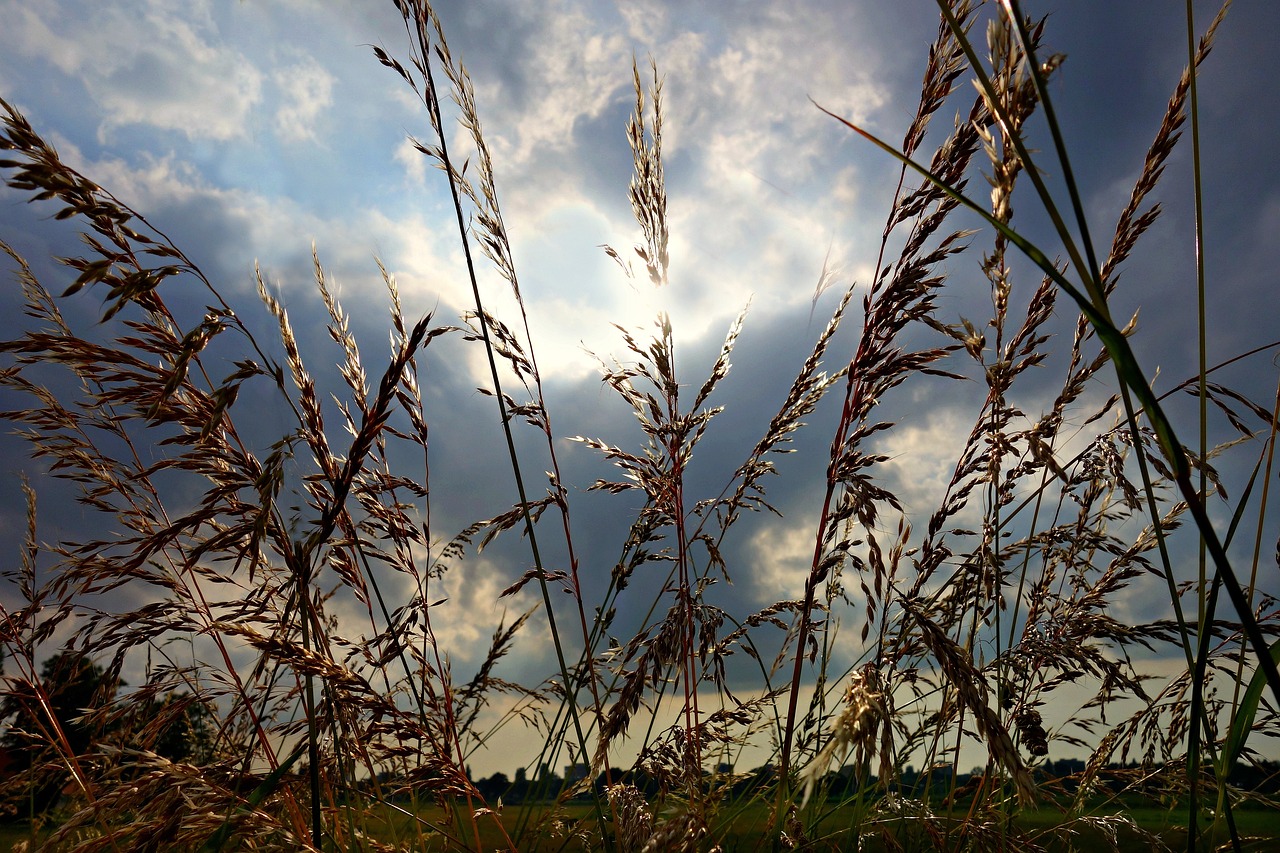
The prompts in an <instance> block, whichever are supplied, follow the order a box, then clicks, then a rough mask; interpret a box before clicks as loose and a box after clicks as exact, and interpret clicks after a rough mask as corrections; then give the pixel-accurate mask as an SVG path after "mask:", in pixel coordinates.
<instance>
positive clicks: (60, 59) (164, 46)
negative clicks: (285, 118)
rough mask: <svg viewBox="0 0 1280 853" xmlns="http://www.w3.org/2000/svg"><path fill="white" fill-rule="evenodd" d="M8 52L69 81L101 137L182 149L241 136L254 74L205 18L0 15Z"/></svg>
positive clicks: (120, 13) (171, 12)
mask: <svg viewBox="0 0 1280 853" xmlns="http://www.w3.org/2000/svg"><path fill="white" fill-rule="evenodd" d="M0 14H2V15H3V16H4V17H5V19H6V21H12V22H13V29H11V31H10V36H9V37H8V38H6V39H5V42H6V43H7V44H10V45H13V46H16V48H17V49H18V50H19V51H21V52H22V54H23V55H25V56H27V57H29V58H32V59H38V60H40V61H44V62H49V63H51V64H53V65H54V66H55V67H56V68H57V69H58V70H59V71H61V72H62V73H64V74H66V75H69V76H71V77H75V78H77V79H78V80H79V81H80V83H81V84H82V85H84V87H85V89H86V90H87V91H88V92H89V94H90V95H91V97H92V98H93V99H94V101H95V102H96V103H97V104H98V105H99V106H100V107H101V109H102V119H101V124H100V127H99V133H100V135H107V134H109V133H111V132H112V131H113V130H115V129H116V128H120V127H124V126H127V125H133V124H142V125H148V126H151V127H156V128H160V129H163V130H172V131H177V132H179V133H181V134H183V135H184V136H186V137H187V138H188V139H193V140H194V139H213V140H226V139H231V138H234V137H238V136H241V135H242V134H244V132H245V127H246V124H247V122H246V118H247V116H248V114H249V113H250V111H251V110H252V109H253V108H254V106H255V105H256V104H257V103H258V102H259V101H260V100H261V97H262V80H263V75H262V73H261V71H259V70H258V69H257V67H256V66H255V65H254V64H253V62H252V61H250V59H249V58H248V57H247V56H245V55H244V54H243V53H241V52H239V51H237V50H235V49H234V48H231V47H229V46H228V45H227V44H226V43H224V42H223V41H222V40H221V38H220V37H219V35H218V33H217V30H216V28H215V27H214V26H213V22H212V20H211V19H210V17H209V15H208V12H207V9H206V8H205V7H203V6H202V4H191V5H190V6H189V7H186V8H184V9H183V10H181V11H179V10H178V9H175V8H173V7H171V6H168V5H167V4H164V3H160V2H140V3H132V4H93V5H91V6H87V7H86V6H83V5H80V4H65V3H53V4H42V5H41V6H39V7H31V6H30V5H29V4H21V3H6V4H4V7H0Z"/></svg>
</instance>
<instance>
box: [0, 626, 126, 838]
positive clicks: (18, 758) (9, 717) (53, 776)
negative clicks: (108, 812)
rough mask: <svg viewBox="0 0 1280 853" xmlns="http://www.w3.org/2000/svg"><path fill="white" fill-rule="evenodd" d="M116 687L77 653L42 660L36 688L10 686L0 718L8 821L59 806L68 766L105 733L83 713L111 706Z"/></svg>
mask: <svg viewBox="0 0 1280 853" xmlns="http://www.w3.org/2000/svg"><path fill="white" fill-rule="evenodd" d="M116 687H117V682H116V681H115V680H114V679H112V678H109V677H108V676H107V675H106V674H105V673H104V672H103V669H102V667H100V666H98V665H97V664H96V663H94V662H93V661H92V660H91V659H89V658H88V657H87V656H86V655H83V654H81V653H79V652H75V651H64V652H60V653H59V654H57V655H54V656H53V657H51V658H49V659H48V660H46V661H45V662H44V665H43V666H41V668H40V679H39V683H38V684H31V683H30V682H28V681H24V680H22V679H13V680H11V681H10V688H9V690H8V692H7V693H6V694H5V696H4V699H3V702H0V718H3V719H4V720H6V721H7V722H8V724H9V729H8V731H7V732H6V733H5V735H4V737H3V739H0V743H3V746H4V748H5V749H6V750H7V751H8V752H9V758H10V765H9V766H10V769H11V771H12V775H11V776H10V778H9V779H6V780H4V784H3V789H2V790H3V792H4V798H5V807H4V809H3V811H4V814H5V816H6V817H8V818H15V817H34V816H36V815H39V814H43V813H44V812H47V811H48V810H49V809H51V808H52V807H53V806H54V805H55V804H57V802H58V798H59V797H60V796H61V794H62V789H63V788H64V787H65V786H66V784H67V782H69V781H70V780H71V762H72V761H74V760H76V759H77V758H78V757H79V756H82V755H84V754H85V753H87V752H88V751H89V749H90V747H91V746H93V744H94V743H96V742H97V741H98V739H99V738H100V737H101V736H102V734H103V726H102V723H101V720H100V719H99V718H97V717H95V716H93V715H91V714H86V712H87V711H90V710H93V709H97V708H102V707H104V706H105V705H107V704H108V703H110V702H111V700H112V698H113V697H114V696H115V692H116Z"/></svg>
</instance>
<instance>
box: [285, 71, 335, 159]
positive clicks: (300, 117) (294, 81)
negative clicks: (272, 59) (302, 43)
mask: <svg viewBox="0 0 1280 853" xmlns="http://www.w3.org/2000/svg"><path fill="white" fill-rule="evenodd" d="M272 78H273V80H274V82H275V84H276V86H277V87H279V89H280V90H281V91H282V93H283V101H284V103H283V104H281V106H280V107H279V108H278V109H277V111H276V118H275V127H276V132H277V133H278V134H279V136H280V138H281V139H282V140H284V141H285V142H291V143H299V142H316V141H318V137H317V135H316V132H317V124H318V122H319V121H320V119H321V116H322V115H323V114H325V113H326V112H327V111H328V108H329V107H330V106H331V105H332V104H333V83H334V77H333V75H332V74H330V73H329V72H328V71H326V70H325V69H324V67H323V66H321V65H320V63H319V62H317V61H316V60H315V59H314V58H313V57H310V56H304V57H302V58H301V59H299V60H298V61H297V62H295V63H293V64H292V65H289V66H285V67H281V68H278V69H277V70H276V71H274V72H273V74H272Z"/></svg>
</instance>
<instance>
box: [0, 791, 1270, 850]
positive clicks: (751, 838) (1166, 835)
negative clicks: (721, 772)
mask: <svg viewBox="0 0 1280 853" xmlns="http://www.w3.org/2000/svg"><path fill="white" fill-rule="evenodd" d="M860 812H861V810H860V809H859V808H857V807H855V806H852V805H849V804H838V805H837V804H833V805H830V806H827V805H813V806H810V808H809V809H808V810H806V812H805V813H804V816H805V818H806V830H805V834H806V837H807V839H808V841H809V846H808V848H807V849H812V850H833V851H834V850H852V849H860V850H864V851H888V850H893V849H895V847H894V846H891V845H889V844H887V843H886V841H885V840H884V835H886V834H887V835H888V836H889V837H891V838H892V839H893V841H894V842H895V843H896V845H901V847H902V849H905V850H908V851H912V850H918V851H933V850H936V849H944V850H956V851H959V850H978V851H984V850H1000V849H1008V850H1021V849H1023V848H1022V846H1021V842H1020V841H1019V840H1018V838H1017V836H1019V835H1023V836H1024V837H1025V836H1030V838H1031V839H1032V840H1034V841H1035V843H1037V844H1039V845H1041V846H1042V847H1043V848H1044V849H1046V850H1049V851H1062V853H1067V851H1087V853H1094V851H1101V850H1109V849H1112V848H1111V842H1110V841H1109V840H1108V837H1107V833H1106V831H1105V830H1104V829H1103V828H1102V827H1101V826H1089V825H1087V821H1085V820H1078V819H1077V820H1072V819H1068V818H1067V817H1065V816H1064V815H1063V813H1062V812H1061V811H1060V810H1058V809H1056V808H1053V807H1049V806H1045V807H1041V808H1038V809H1032V810H1028V811H1024V812H1023V813H1021V814H1020V815H1019V816H1018V817H1017V818H1016V819H1015V820H1014V821H1013V824H1012V825H1011V826H1009V827H1008V828H1007V830H1006V832H1007V834H1006V835H1004V836H1003V837H1002V836H1001V834H1000V833H998V832H997V833H995V834H993V835H988V836H984V837H981V838H975V837H972V836H966V835H962V834H961V833H962V832H963V827H964V826H965V823H966V820H965V818H966V812H965V811H964V810H963V809H958V810H956V811H955V812H954V813H953V814H952V815H951V816H950V817H948V816H947V815H946V813H945V812H943V811H939V812H938V813H937V814H936V815H935V818H934V820H933V821H931V822H928V823H926V822H925V821H922V820H919V819H899V820H895V821H882V822H879V823H876V824H874V825H872V826H870V827H869V826H868V823H867V822H864V821H861V820H860V817H861V814H860ZM375 814H376V812H375ZM1115 816H1127V817H1128V818H1129V819H1131V820H1132V821H1133V822H1134V823H1136V824H1137V825H1138V826H1139V827H1141V828H1142V830H1144V831H1145V832H1147V833H1150V834H1151V835H1153V836H1155V837H1157V838H1158V839H1159V841H1160V842H1162V843H1163V844H1164V845H1166V846H1167V847H1168V848H1169V849H1172V850H1185V849H1186V846H1187V835H1186V811H1185V809H1174V810H1170V809H1165V808H1158V807H1154V806H1134V807H1130V808H1127V809H1121V808H1119V807H1118V804H1116V803H1114V802H1113V803H1111V804H1110V806H1109V807H1103V806H1099V807H1098V808H1097V809H1096V810H1094V811H1092V812H1091V813H1090V814H1089V816H1088V818H1089V819H1090V820H1096V819H1099V818H1112V817H1115ZM1234 818H1235V822H1236V827H1237V831H1238V832H1239V835H1240V838H1241V849H1242V850H1253V851H1263V850H1280V813H1277V812H1275V811H1273V810H1269V809H1261V808H1245V809H1238V810H1236V812H1235V813H1234ZM501 822H502V827H503V830H502V831H500V830H499V829H498V827H497V825H496V823H495V822H494V819H493V817H491V816H485V817H482V818H481V819H480V820H478V821H477V822H476V824H475V826H474V827H473V826H472V825H471V823H470V821H468V820H466V819H465V811H464V810H462V809H459V810H457V811H455V812H453V813H452V814H451V813H450V812H449V810H447V809H444V808H442V807H439V806H427V807H421V808H418V809H417V810H416V811H411V810H409V809H408V808H402V807H399V806H389V807H387V808H386V809H385V810H383V812H382V814H381V817H380V818H378V817H375V818H373V819H366V820H365V821H364V823H363V825H361V826H359V827H350V826H349V827H348V831H350V830H352V829H355V830H356V831H357V832H358V833H359V834H362V835H365V836H367V837H368V838H371V839H373V840H374V841H376V842H379V843H380V844H391V845H394V846H395V847H396V849H399V850H406V851H435V850H446V849H457V848H459V847H461V848H470V849H477V850H483V851H491V850H503V849H510V847H511V846H512V845H514V847H515V849H517V850H520V851H525V853H533V851H594V850H603V849H605V848H604V847H603V846H602V845H601V844H600V839H599V837H598V835H597V834H596V831H595V826H596V822H595V808H594V806H591V805H586V804H571V805H568V806H561V807H558V808H553V807H552V806H550V805H548V804H534V805H528V806H523V807H512V808H507V809H504V811H503V813H502V815H501ZM768 822H769V808H768V806H767V805H765V804H763V803H761V802H759V801H753V802H749V803H744V804H742V805H733V804H726V805H725V807H724V808H723V809H722V810H721V812H720V815H719V817H718V819H717V820H716V821H715V822H714V823H713V826H712V828H711V832H710V834H709V835H710V837H711V838H715V839H718V840H719V843H720V846H721V849H722V850H724V851H725V853H733V851H744V853H745V851H756V850H769V849H771V846H772V845H771V841H770V838H769V834H768V832H767V827H768ZM1100 822H1101V821H1099V823H1100ZM859 823H861V824H862V835H861V836H860V835H859V834H858V825H859ZM1073 823H1074V824H1075V825H1071V826H1069V825H1070V824H1073ZM1055 829H1056V830H1057V831H1055ZM1217 829H1218V833H1217V834H1216V835H1215V836H1213V837H1212V838H1211V839H1206V840H1207V841H1209V842H1210V844H1209V847H1208V849H1215V848H1216V849H1222V845H1229V844H1230V836H1229V834H1227V832H1226V828H1225V825H1223V826H1219V827H1218V828H1217ZM477 831H478V833H479V837H478V840H477V837H476V832H477ZM504 831H505V837H504ZM49 834H50V831H49V830H45V831H39V832H35V833H32V831H31V829H30V827H27V826H7V827H3V828H0V851H8V850H10V849H11V848H12V847H13V845H15V844H17V843H19V842H23V841H26V842H30V841H36V842H40V841H43V840H45V839H46V838H47V837H48V836H49ZM584 836H585V837H584ZM87 837H88V834H87V833H86V832H82V833H81V834H79V835H77V836H76V839H75V841H84V840H86V839H87ZM508 839H509V840H508ZM1116 842H1117V844H1118V845H1119V847H1118V849H1120V850H1122V851H1135V853H1136V851H1146V850H1151V849H1153V847H1154V845H1153V842H1152V840H1151V838H1147V837H1143V836H1141V835H1140V834H1138V833H1136V832H1134V831H1133V830H1131V829H1129V828H1127V827H1120V828H1119V830H1118V832H1117V833H1116ZM32 846H33V847H34V846H35V845H32ZM67 846H69V845H67ZM55 849H62V848H61V847H58V848H55ZM326 849H332V850H335V851H337V850H360V851H371V850H375V849H377V845H375V844H365V843H360V842H354V843H348V844H343V845H341V846H327V847H326ZM1201 849H1206V848H1205V847H1202V848H1201ZM1227 849H1229V848H1227Z"/></svg>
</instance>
